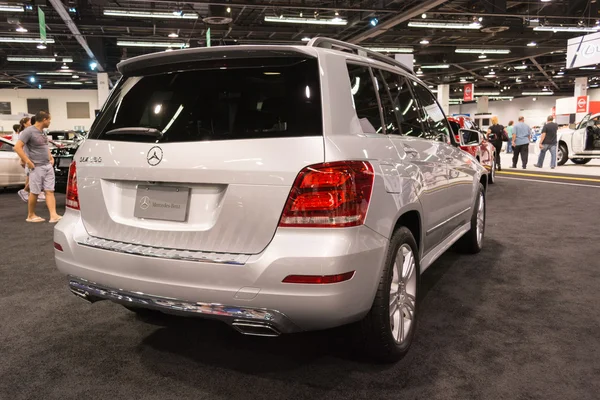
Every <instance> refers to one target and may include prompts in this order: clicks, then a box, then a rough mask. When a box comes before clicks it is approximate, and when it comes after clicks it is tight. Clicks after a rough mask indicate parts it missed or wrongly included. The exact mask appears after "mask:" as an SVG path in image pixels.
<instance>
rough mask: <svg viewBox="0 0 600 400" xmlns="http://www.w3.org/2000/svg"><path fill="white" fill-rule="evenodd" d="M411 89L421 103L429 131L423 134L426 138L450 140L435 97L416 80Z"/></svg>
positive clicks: (447, 127) (444, 119)
mask: <svg viewBox="0 0 600 400" xmlns="http://www.w3.org/2000/svg"><path fill="white" fill-rule="evenodd" d="M413 89H414V90H415V95H416V96H417V98H418V99H419V102H420V104H421V110H422V113H423V118H424V120H425V123H426V124H427V125H429V132H428V133H427V134H426V135H425V136H426V138H427V139H429V140H436V141H439V142H445V143H448V142H449V140H450V127H449V126H448V120H446V117H445V116H444V112H443V111H442V109H441V108H440V106H439V104H438V103H437V101H436V99H435V97H433V95H432V94H431V92H429V90H427V89H425V88H424V87H423V86H422V85H420V84H418V83H417V82H414V85H413Z"/></svg>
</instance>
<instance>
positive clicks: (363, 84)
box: [348, 64, 385, 133]
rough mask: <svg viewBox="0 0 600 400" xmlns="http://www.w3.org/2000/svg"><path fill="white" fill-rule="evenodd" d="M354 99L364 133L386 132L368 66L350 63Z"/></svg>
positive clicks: (349, 73) (349, 71) (349, 72)
mask: <svg viewBox="0 0 600 400" xmlns="http://www.w3.org/2000/svg"><path fill="white" fill-rule="evenodd" d="M348 75H349V76H350V87H351V91H352V100H353V102H354V109H355V110H356V115H357V116H358V119H359V120H360V125H361V126H362V129H363V132H364V133H384V132H385V130H384V128H383V126H382V123H381V114H380V113H379V103H378V102H377V94H376V92H375V88H374V87H373V79H372V78H371V73H370V71H369V68H368V67H365V66H362V65H352V64H348Z"/></svg>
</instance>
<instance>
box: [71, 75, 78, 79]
mask: <svg viewBox="0 0 600 400" xmlns="http://www.w3.org/2000/svg"><path fill="white" fill-rule="evenodd" d="M71 78H73V79H79V75H72V76H71Z"/></svg>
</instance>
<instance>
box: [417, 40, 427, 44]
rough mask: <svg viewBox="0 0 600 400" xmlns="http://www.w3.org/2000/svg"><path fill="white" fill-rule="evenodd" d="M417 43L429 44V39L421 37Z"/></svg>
mask: <svg viewBox="0 0 600 400" xmlns="http://www.w3.org/2000/svg"><path fill="white" fill-rule="evenodd" d="M419 43H421V44H429V40H427V39H423V40H421V41H420V42H419Z"/></svg>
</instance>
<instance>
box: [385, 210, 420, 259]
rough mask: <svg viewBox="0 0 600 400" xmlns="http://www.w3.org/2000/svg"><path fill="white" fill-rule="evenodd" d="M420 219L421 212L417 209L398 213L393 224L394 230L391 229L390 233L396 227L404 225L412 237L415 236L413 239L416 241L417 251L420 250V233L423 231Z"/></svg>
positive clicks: (395, 229) (396, 228)
mask: <svg viewBox="0 0 600 400" xmlns="http://www.w3.org/2000/svg"><path fill="white" fill-rule="evenodd" d="M421 221H422V219H421V213H420V212H419V211H417V210H409V211H406V212H405V213H403V214H402V215H400V217H398V219H397V220H396V224H395V225H394V230H393V231H392V234H393V233H394V232H396V231H397V230H398V229H400V228H401V227H403V226H404V227H406V228H407V229H408V230H409V231H410V232H411V233H412V235H413V237H414V238H415V241H416V242H417V248H418V249H419V252H421V250H422V246H421V242H422V237H421V234H422V232H423V228H422V222H421Z"/></svg>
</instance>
